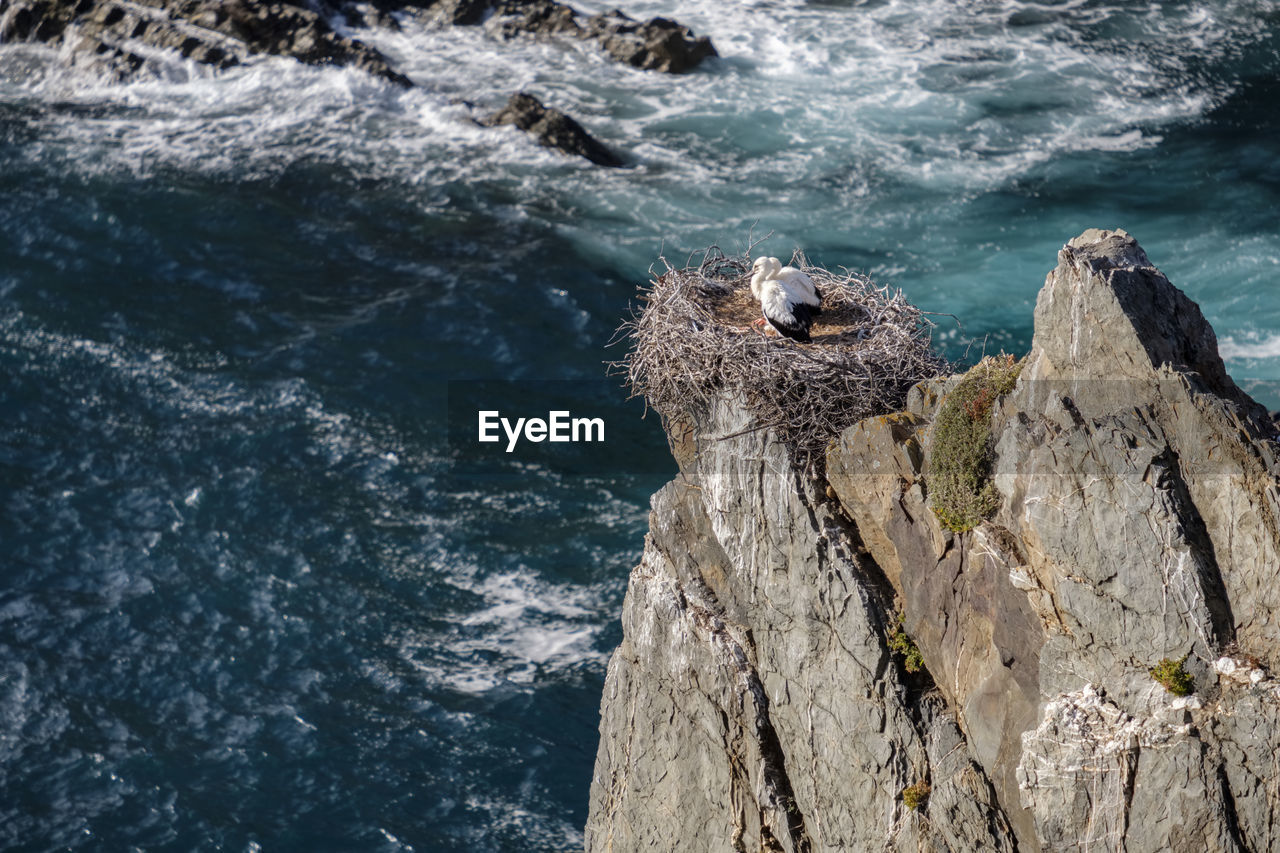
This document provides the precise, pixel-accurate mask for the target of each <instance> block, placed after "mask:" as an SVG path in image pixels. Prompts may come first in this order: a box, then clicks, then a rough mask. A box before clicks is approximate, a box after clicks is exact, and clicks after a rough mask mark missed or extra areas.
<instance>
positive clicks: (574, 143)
mask: <svg viewBox="0 0 1280 853" xmlns="http://www.w3.org/2000/svg"><path fill="white" fill-rule="evenodd" d="M393 12H400V13H405V14H417V15H422V16H426V17H428V18H430V19H431V20H433V21H436V22H440V23H444V24H450V25H458V26H472V25H479V24H484V25H485V26H486V27H487V28H489V29H490V31H492V32H494V33H495V34H496V35H498V36H500V37H501V38H504V39H505V38H512V37H514V36H517V35H520V34H530V35H536V36H550V35H567V36H572V37H575V38H583V39H593V40H595V41H597V42H599V43H600V45H601V47H603V48H604V50H605V51H607V52H608V53H609V54H610V55H611V56H613V57H614V58H615V59H617V60H619V61H620V62H625V63H628V64H630V65H634V66H636V67H637V68H643V69H648V70H654V71H668V72H683V71H688V70H690V69H692V68H693V67H694V66H695V65H697V64H698V63H699V62H701V61H702V60H703V59H705V58H707V57H710V56H715V55H716V51H715V48H714V47H712V46H711V41H710V39H708V38H706V37H705V36H704V37H700V38H699V37H695V36H694V35H693V33H692V32H691V31H690V30H689V29H688V28H687V27H684V26H681V25H680V24H677V23H676V22H674V21H670V20H667V19H666V18H654V19H653V20H650V21H647V22H640V21H635V20H633V19H631V18H629V17H627V16H626V15H624V14H623V13H621V12H618V11H613V12H609V13H606V14H601V15H594V16H590V17H587V16H584V15H582V14H580V13H579V12H577V11H576V10H575V9H573V8H572V7H571V6H567V5H565V4H563V3H559V2H556V0H376V2H374V3H371V4H368V5H364V4H354V3H335V2H327V0H317V2H301V0H300V2H274V3H255V2H251V0H4V2H0V42H12V41H26V42H43V43H46V44H50V45H59V46H65V47H66V48H68V53H69V55H70V56H71V58H72V60H73V61H75V62H80V63H88V64H92V65H93V66H96V67H97V68H100V69H102V70H103V71H104V72H105V73H107V74H109V75H111V76H112V77H114V78H115V79H118V80H124V79H127V78H129V77H132V76H134V75H136V74H137V73H139V72H141V71H143V70H145V69H147V68H148V67H149V66H150V65H151V64H153V63H154V60H155V59H156V57H157V54H156V51H157V50H160V51H173V52H176V53H178V54H179V55H181V56H183V57H184V58H187V59H191V60H194V61H196V62H200V63H203V64H206V65H210V66H213V67H215V68H220V69H225V68H229V67H231V66H233V65H238V64H240V63H241V62H243V61H244V60H245V59H246V58H247V57H248V56H250V55H252V54H272V55H277V56H289V57H293V58H294V59H297V60H299V61H300V62H305V63H308V64H312V65H344V66H351V67H354V68H359V69H361V70H363V71H366V72H368V73H370V74H372V75H374V76H376V77H381V78H383V79H385V80H389V81H391V82H392V83H395V84H397V85H400V86H405V87H408V86H412V85H413V84H412V82H411V81H410V80H409V78H408V77H405V76H404V75H403V74H401V73H400V72H398V71H396V70H395V69H394V68H392V67H391V65H390V63H389V62H388V60H387V58H386V57H385V56H383V55H382V54H381V53H379V52H378V51H377V50H375V49H374V48H372V47H370V46H368V45H366V44H364V43H363V42H361V41H359V40H356V39H353V38H349V37H347V36H343V35H340V34H339V33H337V32H335V31H334V29H333V27H332V26H331V25H330V24H329V19H330V18H333V17H334V16H337V15H342V16H344V17H345V18H346V19H347V20H348V21H352V22H355V23H357V24H360V25H364V26H384V27H398V26H399V23H398V20H397V18H396V17H394V16H393V15H392V14H391V13H393ZM482 123H483V124H489V125H494V124H514V125H516V126H517V127H519V128H521V129H522V130H526V131H529V132H531V133H532V134H533V135H534V136H535V138H537V140H538V142H540V143H541V144H542V145H545V146H547V147H550V148H555V149H557V150H560V151H563V152H565V153H567V154H573V155H578V156H582V157H586V158H587V159H588V160H590V161H591V162H593V163H596V164H598V165H603V166H620V165H622V161H621V160H620V159H618V157H617V156H616V155H614V154H613V153H612V152H611V151H609V149H608V148H606V147H605V146H604V145H602V144H601V143H599V142H598V141H597V140H595V139H594V138H592V137H591V135H590V134H588V133H587V132H586V131H585V130H584V129H583V128H582V126H581V125H579V124H578V123H577V122H576V121H574V120H573V119H572V118H570V117H569V116H567V115H566V114H565V113H563V112H561V111H559V110H556V109H548V108H546V107H544V106H543V105H542V104H541V103H539V102H538V100H537V99H536V98H534V97H532V96H531V95H528V94H526V93H523V92H522V93H520V94H517V95H515V96H513V97H512V98H511V100H510V102H509V103H508V104H507V105H506V106H505V107H504V108H503V109H501V110H500V111H498V112H497V113H494V114H493V115H491V116H489V117H488V118H487V119H486V120H485V121H484V122H482Z"/></svg>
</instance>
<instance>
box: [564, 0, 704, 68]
mask: <svg viewBox="0 0 1280 853" xmlns="http://www.w3.org/2000/svg"><path fill="white" fill-rule="evenodd" d="M584 34H585V36H586V37H588V38H593V39H595V40H596V41H598V42H600V44H601V46H602V47H603V48H604V49H605V50H606V51H607V52H608V53H609V55H610V56H612V57H613V58H614V59H616V60H618V61H619V62H625V63H627V64H628V65H634V66H635V67H636V68H644V69H646V70H650V71H667V72H670V73H672V74H680V73H683V72H685V71H689V70H691V69H693V68H694V67H695V66H697V65H698V63H700V62H702V60H704V59H708V58H710V57H712V56H718V55H719V54H718V53H716V49H715V47H713V46H712V44H711V39H709V38H707V37H706V36H694V35H693V32H692V31H691V30H690V29H689V28H688V27H685V26H682V25H681V24H678V23H676V22H675V21H672V20H670V19H668V18H653V19H651V20H649V21H645V22H643V23H642V22H640V21H637V20H635V19H634V18H629V17H627V16H626V15H624V14H623V13H622V12H620V11H618V10H616V9H615V10H614V11H612V12H606V13H604V14H601V15H592V16H591V17H590V18H588V19H587V24H586V27H585V28H584Z"/></svg>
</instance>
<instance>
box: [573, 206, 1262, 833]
mask: <svg viewBox="0 0 1280 853" xmlns="http://www.w3.org/2000/svg"><path fill="white" fill-rule="evenodd" d="M954 381H955V380H945V379H940V380H937V381H934V382H930V383H924V384H922V385H919V386H917V387H916V388H915V389H913V391H912V393H911V395H910V397H909V399H908V402H907V406H906V408H905V410H904V411H902V412H899V413H897V414H893V415H887V416H881V417H875V418H870V419H867V420H864V421H862V422H860V423H858V424H856V425H855V426H853V427H851V428H850V429H848V430H846V431H845V432H844V433H842V434H841V435H840V436H839V437H838V440H837V441H835V442H834V443H833V444H832V445H831V446H830V448H829V450H828V453H827V459H826V471H825V474H818V473H812V472H811V473H809V474H807V475H806V474H803V473H800V472H798V471H796V470H795V469H794V468H792V467H791V465H790V463H789V461H788V457H787V456H786V454H785V453H784V452H783V449H782V448H780V447H779V445H778V444H777V443H775V442H773V441H772V440H771V438H770V436H769V434H767V433H762V432H759V431H756V432H752V431H751V424H750V422H749V418H748V417H747V416H746V415H745V414H744V413H743V409H742V408H741V407H740V406H737V405H735V403H734V401H733V399H732V397H728V398H726V399H724V400H723V401H722V403H721V404H720V405H719V406H718V408H717V409H716V410H715V411H713V412H710V413H690V416H689V419H688V420H689V423H688V424H686V429H684V430H681V429H673V430H672V432H673V433H674V435H673V439H678V440H674V441H673V448H674V449H675V450H676V452H677V457H678V459H679V461H680V464H681V472H682V477H681V480H680V481H678V482H677V483H676V484H673V485H672V486H669V487H668V488H667V489H666V490H664V491H663V492H660V493H659V494H658V495H657V496H655V499H654V504H653V515H652V516H651V533H650V537H649V539H648V540H647V542H646V551H645V556H644V559H643V560H642V564H641V567H640V568H639V569H637V571H636V573H635V574H634V575H633V577H632V582H631V586H630V588H629V591H628V596H627V600H626V602H625V604H624V618H623V624H624V640H623V644H622V646H621V647H620V648H619V650H618V652H617V653H616V655H615V657H614V660H613V662H612V663H611V665H610V669H609V675H608V680H607V683H606V690H605V699H604V702H603V704H602V720H601V745H600V752H599V756H598V759H597V767H596V774H595V778H594V780H593V785H592V799H591V816H590V819H589V822H588V827H587V842H588V843H587V846H588V849H589V850H604V849H614V850H623V849H635V847H636V846H638V845H637V844H633V843H632V842H633V840H635V839H645V840H647V841H648V842H653V843H654V844H655V845H656V847H657V848H659V849H687V848H686V846H685V845H684V844H683V843H677V839H684V838H688V837H695V838H697V839H698V841H699V842H700V843H698V844H696V845H694V846H696V847H698V848H702V847H706V848H707V849H731V850H738V849H753V850H754V849H762V848H768V847H769V845H770V844H772V843H773V842H772V841H770V840H769V839H770V837H772V838H776V839H778V841H777V846H776V847H774V848H769V849H788V850H791V849H812V850H818V849H824V850H841V849H908V848H909V849H913V850H914V849H936V850H985V849H999V848H1001V847H1002V846H1003V847H1005V848H1007V849H1013V848H1015V847H1016V848H1017V849H1020V850H1068V849H1069V850H1078V849H1089V850H1126V851H1145V850H1150V851H1156V850H1263V849H1273V848H1274V847H1275V846H1276V845H1277V844H1278V843H1280V811H1278V807H1280V773H1277V772H1276V770H1275V766H1274V758H1273V756H1274V755H1275V754H1276V750H1277V749H1278V748H1280V742H1278V741H1280V725H1277V724H1278V723H1280V683H1277V682H1276V681H1274V680H1273V679H1272V678H1271V677H1270V675H1269V672H1270V671H1271V669H1273V668H1274V667H1275V666H1276V665H1277V656H1278V655H1280V652H1278V651H1277V649H1280V644H1277V642H1276V640H1277V636H1276V633H1277V630H1278V629H1277V619H1278V618H1280V613H1278V608H1277V606H1278V605H1280V601H1277V596H1280V584H1278V583H1277V582H1276V581H1277V573H1278V572H1280V560H1277V556H1278V554H1277V551H1278V550H1280V464H1278V462H1277V452H1278V446H1277V444H1276V440H1275V428H1274V425H1273V423H1272V422H1271V420H1270V419H1269V417H1268V416H1267V414H1266V412H1264V411H1263V410H1262V409H1261V408H1259V407H1258V406H1257V405H1256V404H1254V403H1253V402H1252V401H1251V400H1250V399H1249V398H1248V397H1247V396H1246V395H1244V394H1243V393H1242V392H1241V391H1240V390H1239V389H1238V388H1236V386H1235V385H1234V383H1233V382H1232V381H1231V379H1230V377H1229V376H1228V375H1227V373H1226V371H1225V369H1224V368H1223V364H1222V361H1221V359H1220V358H1219V357H1218V354H1217V346H1216V342H1215V338H1214V335H1213V331H1212V329H1211V328H1210V327H1209V325H1208V324H1207V323H1206V322H1205V320H1204V318H1203V316H1201V314H1200V311H1199V309H1198V308H1197V307H1196V306H1195V304H1194V303H1193V302H1192V301H1191V300H1189V299H1188V298H1187V297H1186V296H1185V295H1184V294H1183V293H1181V292H1180V291H1179V290H1177V289H1176V288H1175V287H1174V286H1173V285H1172V284H1170V283H1169V281H1168V279H1167V278H1165V277H1164V276H1163V275H1162V274H1161V273H1160V272H1159V271H1158V270H1157V269H1156V268H1155V267H1154V266H1152V265H1151V263H1150V261H1149V260H1148V259H1147V257H1146V255H1145V253H1143V251H1142V249H1141V248H1140V247H1139V246H1138V244H1137V243H1136V241H1134V240H1133V239H1132V238H1131V237H1130V236H1129V235H1128V234H1125V233H1124V232H1107V231H1089V232H1086V233H1085V234H1083V235H1081V236H1080V237H1078V238H1076V239H1074V240H1072V241H1071V242H1070V243H1068V244H1067V246H1065V247H1064V248H1063V249H1062V251H1061V252H1060V253H1059V257H1058V266H1057V268H1056V269H1055V270H1054V271H1053V272H1051V273H1050V275H1049V276H1048V279H1047V280H1046V283H1045V286H1044V289H1043V290H1042V291H1041V293H1040V297H1039V299H1038V301H1037V305H1036V314H1035V335H1034V339H1033V343H1032V350H1031V353H1030V355H1029V356H1028V358H1027V359H1026V361H1025V363H1024V366H1023V368H1022V371H1021V374H1020V376H1019V378H1018V381H1017V384H1016V385H1015V386H1014V389H1013V391H1012V392H1010V393H1008V394H1007V395H1005V396H1004V397H1002V398H1000V399H999V400H997V401H996V404H995V406H994V410H993V411H994V414H993V417H992V422H991V438H992V447H993V448H994V459H993V464H992V466H991V477H992V480H993V482H994V484H995V486H996V489H997V491H998V493H999V497H1000V502H999V508H998V510H997V511H996V512H995V513H994V515H992V517H991V518H990V519H988V520H987V521H985V522H983V523H981V524H980V525H979V526H978V527H976V528H975V529H972V530H970V531H968V532H964V533H955V532H951V531H949V530H946V529H944V528H943V526H942V525H941V524H940V523H939V522H938V520H937V517H936V516H935V514H934V512H933V511H932V507H931V504H930V492H929V477H930V472H931V468H932V465H933V464H934V460H933V455H932V453H933V443H934V436H933V422H934V419H935V417H936V416H937V414H938V412H939V409H940V407H941V405H942V404H943V402H944V401H945V399H946V394H947V393H948V392H949V390H950V389H951V388H952V387H954ZM690 436H692V437H690ZM722 436H733V437H731V438H724V439H723V440H716V439H718V438H719V437H722ZM824 479H825V482H824ZM695 601H696V602H698V606H699V607H700V608H701V611H698V612H703V611H705V613H707V614H709V615H710V616H709V617H708V618H710V617H714V620H718V622H716V624H718V625H721V626H723V629H722V632H721V633H722V634H723V635H724V636H729V637H734V638H737V639H736V648H740V649H741V650H742V654H741V655H736V656H730V657H732V658H733V661H736V663H733V664H732V665H731V663H730V660H729V658H726V657H725V656H724V653H725V650H726V649H729V648H730V644H728V643H727V642H725V641H724V640H722V639H718V637H719V636H720V635H719V634H717V633H716V632H715V631H708V630H707V629H695V628H696V625H697V624H698V623H697V620H696V619H693V616H692V615H691V614H693V613H694V608H693V607H692V605H690V604H688V602H695ZM676 602H685V604H682V605H677V603H676ZM895 612H900V613H901V614H902V620H903V622H902V625H903V627H904V628H905V630H906V633H907V634H909V635H910V637H911V638H912V640H913V641H914V642H915V644H916V645H917V646H918V648H919V652H920V654H921V656H922V658H923V660H924V663H925V668H926V669H927V673H923V674H920V675H915V676H913V675H910V674H908V673H906V672H905V671H903V670H901V669H900V668H899V664H898V663H897V661H896V660H895V658H894V657H893V656H892V655H891V654H890V653H889V651H888V649H889V644H888V637H889V635H890V634H891V632H892V631H893V630H894V627H895V626H896V616H895ZM689 620H692V621H689ZM706 624H711V623H706ZM659 647H660V648H661V651H660V652H659V650H658V649H659ZM717 655H719V657H717ZM1184 658H1185V664H1184V666H1185V670H1186V671H1187V672H1188V673H1189V674H1190V675H1191V676H1192V678H1193V679H1194V693H1193V694H1192V695H1190V696H1175V695H1173V694H1172V693H1171V692H1169V691H1168V690H1167V689H1166V688H1165V687H1164V686H1162V685H1161V684H1159V683H1157V682H1156V681H1155V680H1154V679H1153V677H1152V674H1151V669H1152V668H1153V667H1155V666H1156V665H1157V664H1159V663H1160V662H1161V661H1162V660H1174V661H1177V660H1183V659H1184ZM753 683H758V684H759V685H760V686H761V689H762V691H763V695H764V698H765V699H766V700H767V702H755V703H754V704H752V705H751V708H750V715H749V716H743V714H741V713H736V712H735V709H742V708H745V707H747V705H746V704H745V703H744V701H743V700H742V698H741V697H742V696H743V695H744V694H743V693H742V690H743V689H744V688H743V687H742V685H744V684H753ZM735 690H736V691H738V692H736V693H735V692H734V691H735ZM748 692H749V691H748ZM759 720H767V721H768V727H767V728H765V729H762V727H761V726H760V725H759V724H758V722H757V721H759ZM761 731H768V732H772V733H773V735H772V738H771V737H769V736H764V735H760V734H759V732H761ZM752 733H755V734H754V736H753V734H752ZM774 738H776V745H774V746H770V745H771V744H775V740H774ZM944 743H945V744H946V745H945V747H942V746H940V744H944ZM659 744H672V745H671V746H659ZM744 745H746V747H749V748H746V747H744ZM770 750H773V751H772V752H770ZM766 755H773V756H774V757H773V758H771V759H769V760H768V761H766V759H765V756H766ZM767 766H768V767H775V768H781V771H780V772H781V773H782V775H783V776H785V778H786V784H780V783H777V782H774V783H768V784H766V782H767V780H768V779H769V778H774V777H771V776H770V773H769V772H768V771H767V770H766V767H767ZM712 768H714V772H715V774H718V775H716V777H715V778H717V779H719V780H720V782H718V783H717V785H713V786H708V785H705V784H703V780H705V779H707V778H709V777H708V774H709V773H711V772H712V770H711V769H712ZM774 776H775V777H776V776H777V774H774ZM922 780H923V781H928V782H929V783H930V785H931V786H932V790H931V793H930V795H929V797H928V799H927V801H926V802H924V803H923V804H922V805H920V806H919V809H918V810H917V811H911V810H910V809H908V808H906V807H905V806H904V804H903V802H902V801H901V799H900V798H899V793H900V792H901V791H902V789H903V788H904V787H906V786H907V785H909V784H912V783H914V782H916V781H922ZM785 790H790V791H791V792H792V794H791V795H792V796H793V798H794V802H795V810H794V812H793V813H789V814H790V816H789V817H788V818H787V819H786V820H785V821H784V819H783V817H782V815H780V814H779V813H777V812H776V810H770V808H767V807H766V806H768V805H769V804H770V803H774V802H775V801H776V800H777V798H778V797H780V796H783V797H785V795H783V794H778V793H776V792H779V791H785ZM726 791H728V792H733V791H737V792H739V793H738V794H737V795H735V796H727V795H726V794H725V792H726ZM960 791H963V792H964V793H963V794H960V793H958V792H960ZM743 792H745V793H743ZM769 792H774V793H772V794H770V793H769ZM748 794H750V795H751V796H750V797H748V796H747V795H748ZM752 797H754V799H752ZM690 812H692V813H693V814H692V815H691V814H690ZM669 814H678V815H680V821H681V829H679V830H678V831H677V830H672V831H671V833H667V831H666V830H665V829H661V828H662V827H666V826H668V821H669V820H670V818H669V817H668V815H669ZM747 814H750V816H751V817H750V819H749V820H748V819H746V818H744V817H743V816H744V815H747ZM791 826H795V827H800V828H801V829H799V830H797V832H796V833H793V834H791V835H789V836H785V837H784V836H783V835H779V834H778V829H779V827H791ZM764 827H768V828H769V833H770V835H769V836H766V833H765V831H764V829H763V828H764ZM678 832H683V833H689V834H691V835H680V834H677V833H678ZM788 838H789V839H790V840H787V839H788ZM703 842H705V843H703Z"/></svg>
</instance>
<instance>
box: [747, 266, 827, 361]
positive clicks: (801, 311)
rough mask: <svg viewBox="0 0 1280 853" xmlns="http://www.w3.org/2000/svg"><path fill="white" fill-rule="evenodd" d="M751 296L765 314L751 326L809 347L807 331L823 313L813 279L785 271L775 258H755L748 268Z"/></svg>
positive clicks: (787, 269)
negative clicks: (774, 331) (772, 331)
mask: <svg viewBox="0 0 1280 853" xmlns="http://www.w3.org/2000/svg"><path fill="white" fill-rule="evenodd" d="M751 270H752V273H751V295H752V296H754V297H755V298H756V299H758V300H759V301H760V310H761V312H762V313H763V314H764V316H763V317H761V318H760V319H759V320H756V321H755V322H754V323H752V325H753V326H761V327H764V326H765V323H766V322H767V323H768V324H769V326H772V327H773V328H774V329H776V330H777V331H778V332H779V333H780V334H783V335H786V336H787V337H788V338H791V339H792V340H795V341H800V342H801V343H805V344H807V343H812V342H813V338H812V337H810V335H809V329H810V328H812V326H813V318H814V316H816V315H818V314H821V313H822V294H821V293H819V292H818V288H817V287H815V286H814V283H813V279H811V278H809V276H808V275H806V274H805V273H804V272H803V271H801V270H798V269H796V268H795V267H784V266H783V265H782V262H781V261H779V260H778V259H777V258H766V257H761V258H756V260H755V263H754V264H752V265H751Z"/></svg>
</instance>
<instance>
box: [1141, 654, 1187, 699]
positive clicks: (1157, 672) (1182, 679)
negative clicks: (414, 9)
mask: <svg viewBox="0 0 1280 853" xmlns="http://www.w3.org/2000/svg"><path fill="white" fill-rule="evenodd" d="M1186 662H1187V656H1186V655H1183V656H1182V659H1181V660H1170V659H1169V658H1163V659H1161V661H1160V663H1158V664H1156V665H1155V666H1153V667H1151V669H1150V672H1151V677H1152V678H1154V679H1155V680H1156V681H1158V682H1160V684H1162V685H1164V689H1165V690H1168V691H1169V692H1170V693H1172V694H1173V695H1174V696H1190V695H1191V694H1192V693H1193V692H1195V689H1196V683H1195V680H1194V679H1193V678H1192V677H1191V673H1189V672H1187V670H1186V668H1185V667H1184V666H1183V664H1185V663H1186Z"/></svg>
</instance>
